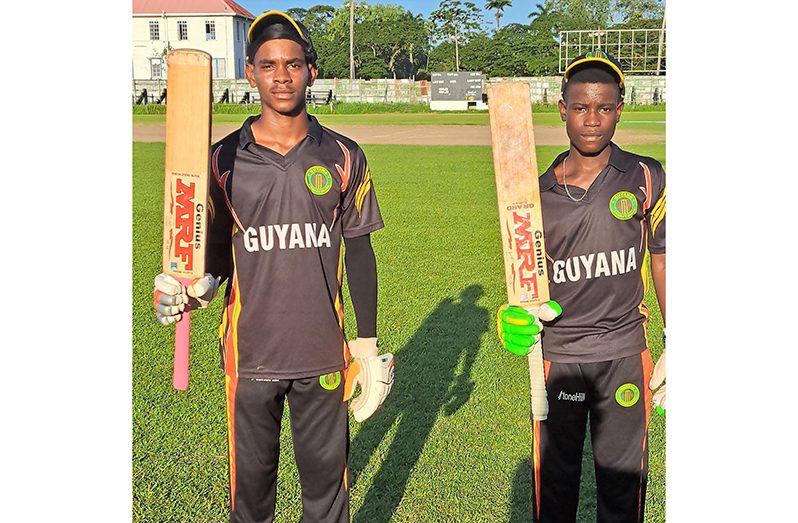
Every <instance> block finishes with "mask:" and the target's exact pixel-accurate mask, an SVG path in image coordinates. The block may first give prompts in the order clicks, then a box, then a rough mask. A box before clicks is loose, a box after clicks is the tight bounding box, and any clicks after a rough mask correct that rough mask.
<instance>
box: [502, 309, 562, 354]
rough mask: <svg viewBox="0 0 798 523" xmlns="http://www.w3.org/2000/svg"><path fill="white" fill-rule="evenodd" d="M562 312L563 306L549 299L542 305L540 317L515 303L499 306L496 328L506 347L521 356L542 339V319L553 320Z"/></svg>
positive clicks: (539, 312)
mask: <svg viewBox="0 0 798 523" xmlns="http://www.w3.org/2000/svg"><path fill="white" fill-rule="evenodd" d="M560 314H562V307H560V304H559V303H557V302H556V301H554V300H552V301H547V302H546V303H544V304H543V305H541V306H540V309H539V311H538V316H539V318H536V317H535V316H534V315H532V314H530V313H529V311H527V310H526V309H524V308H522V307H516V306H515V305H512V306H508V305H507V304H504V305H502V306H501V307H499V310H498V312H497V313H496V330H497V331H498V333H499V340H501V342H502V345H503V346H504V348H505V349H507V350H508V351H510V352H512V353H513V354H517V355H519V356H526V355H527V354H529V351H531V350H532V346H533V345H535V344H536V343H537V342H538V341H540V333H541V332H543V324H542V323H540V320H543V321H551V320H553V319H554V318H556V317H557V316H559V315H560Z"/></svg>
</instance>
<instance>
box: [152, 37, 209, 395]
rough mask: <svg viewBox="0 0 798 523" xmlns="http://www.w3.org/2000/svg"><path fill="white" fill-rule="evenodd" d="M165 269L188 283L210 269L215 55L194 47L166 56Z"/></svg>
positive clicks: (183, 374)
mask: <svg viewBox="0 0 798 523" xmlns="http://www.w3.org/2000/svg"><path fill="white" fill-rule="evenodd" d="M166 63H167V79H166V93H167V101H166V156H165V159H164V167H165V175H164V204H163V272H164V273H166V274H170V275H172V276H174V277H175V278H176V279H177V280H178V281H180V283H182V284H183V285H184V286H186V287H187V286H189V285H190V284H191V282H192V280H194V279H195V278H199V277H202V276H204V275H205V247H206V241H207V234H206V233H207V210H206V208H207V203H208V160H209V158H208V154H209V148H210V141H211V56H210V55H209V54H208V53H205V52H202V51H196V50H193V49H177V50H174V51H171V52H170V53H169V55H168V57H167V59H166ZM176 327H177V330H176V331H175V365H174V375H173V378H172V385H173V386H174V388H175V389H177V390H186V389H187V388H188V362H189V336H190V334H189V331H190V328H191V311H190V310H188V307H187V308H186V310H185V311H184V312H183V316H182V319H181V320H180V321H179V322H177V324H176Z"/></svg>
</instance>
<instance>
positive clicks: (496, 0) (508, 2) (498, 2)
mask: <svg viewBox="0 0 798 523" xmlns="http://www.w3.org/2000/svg"><path fill="white" fill-rule="evenodd" d="M512 5H513V2H512V0H489V1H488V2H485V9H495V10H496V30H497V31H498V30H499V18H501V17H502V14H503V13H504V8H505V7H511V6H512Z"/></svg>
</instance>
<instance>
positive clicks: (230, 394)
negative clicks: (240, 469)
mask: <svg viewBox="0 0 798 523" xmlns="http://www.w3.org/2000/svg"><path fill="white" fill-rule="evenodd" d="M237 387H238V377H234V376H230V375H229V374H225V376H224V392H225V396H226V398H227V409H226V410H227V459H228V461H229V466H230V509H231V510H235V508H236V446H235V441H236V434H235V419H236V413H235V404H236V388H237Z"/></svg>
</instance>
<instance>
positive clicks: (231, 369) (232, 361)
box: [223, 247, 241, 378]
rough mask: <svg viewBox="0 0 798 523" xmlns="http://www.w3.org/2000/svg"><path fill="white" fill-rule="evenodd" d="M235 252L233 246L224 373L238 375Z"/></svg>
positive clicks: (238, 301) (238, 300)
mask: <svg viewBox="0 0 798 523" xmlns="http://www.w3.org/2000/svg"><path fill="white" fill-rule="evenodd" d="M235 259H236V253H235V247H233V278H232V281H231V282H230V285H231V289H230V297H229V298H228V300H227V304H226V305H225V311H224V320H223V321H224V324H225V328H226V332H225V336H224V373H225V374H226V375H229V376H234V377H236V378H237V377H238V319H239V317H240V316H241V292H240V288H239V285H238V271H237V270H236V263H235Z"/></svg>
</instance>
